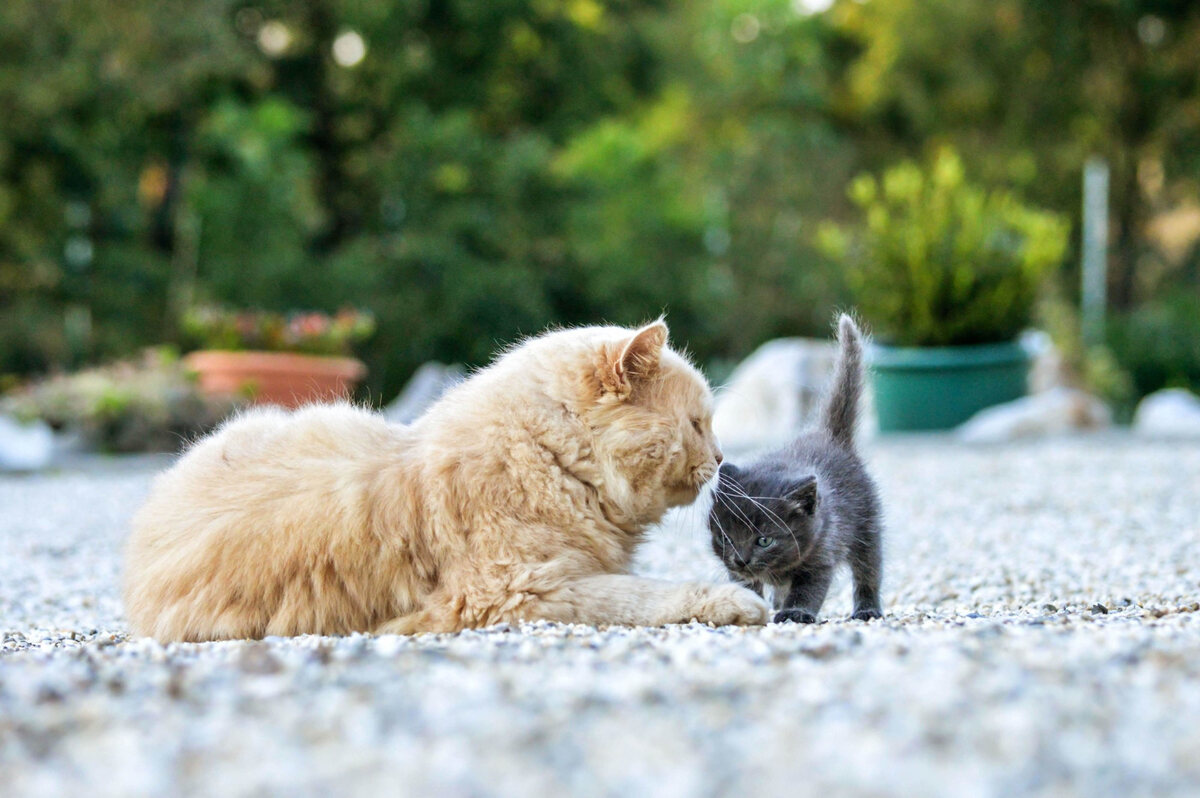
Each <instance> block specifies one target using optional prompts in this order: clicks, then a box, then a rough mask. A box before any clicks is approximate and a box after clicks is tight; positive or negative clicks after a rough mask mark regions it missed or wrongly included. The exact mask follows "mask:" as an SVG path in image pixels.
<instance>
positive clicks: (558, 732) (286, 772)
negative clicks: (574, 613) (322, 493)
mask: <svg viewBox="0 0 1200 798" xmlns="http://www.w3.org/2000/svg"><path fill="white" fill-rule="evenodd" d="M869 459H870V460H871V462H872V465H873V469H874V471H875V473H876V475H877V477H878V480H879V482H880V484H881V487H882V489H883V492H884V496H885V502H886V504H885V506H886V509H887V516H888V528H889V540H888V563H887V579H886V585H885V596H886V597H885V608H886V611H887V617H886V619H884V620H883V621H880V622H874V623H869V624H868V623H861V622H854V621H846V620H844V618H845V617H846V614H847V612H848V610H849V599H848V596H847V595H846V594H847V593H848V587H847V585H846V582H845V581H843V582H842V583H841V584H840V585H838V586H836V587H835V595H834V596H833V597H832V598H831V601H830V602H829V604H828V605H827V606H826V609H825V614H824V617H825V618H826V620H825V621H824V622H823V623H820V624H818V625H815V626H809V627H801V626H794V625H772V626H768V627H765V628H760V629H751V630H743V629H734V628H723V629H711V628H708V627H704V626H699V625H695V624H693V625H688V626H676V627H669V628H666V629H624V628H607V629H595V628H590V627H578V626H558V625H551V624H534V625H528V626H523V627H521V628H503V627H500V628H494V629H489V630H486V631H482V632H472V633H463V634H460V635H454V636H434V635H429V636H419V637H413V638H401V637H395V636H388V637H379V638H372V637H368V636H361V635H360V636H353V637H349V638H316V637H303V638H296V639H291V640H284V639H270V640H267V641H263V642H245V643H243V642H233V643H215V644H200V645H171V646H166V647H163V646H160V645H158V644H156V643H154V642H152V641H149V640H143V639H130V638H129V636H128V634H127V632H126V629H125V626H124V622H123V616H122V610H121V605H120V602H119V600H118V593H117V577H118V571H119V567H120V562H119V557H118V552H119V548H120V544H121V542H122V539H123V538H124V536H125V534H126V528H127V522H128V519H129V517H130V514H131V513H132V511H133V510H134V508H135V507H136V505H137V504H138V503H139V501H140V500H141V499H142V497H143V496H144V495H145V493H146V490H147V487H148V484H149V480H150V477H151V475H152V474H153V473H154V470H155V469H157V468H160V467H161V466H162V464H163V461H161V460H132V461H109V462H99V461H97V462H93V463H90V464H89V463H86V462H85V463H84V464H83V465H82V466H81V465H76V466H73V467H71V468H68V469H64V470H63V471H61V472H59V473H54V474H50V475H43V476H27V477H12V476H10V477H4V478H0V542H2V545H3V548H2V552H3V557H2V559H0V636H2V638H3V650H2V652H0V795H4V796H20V795H31V796H32V795H37V796H47V795H56V794H73V795H75V794H78V795H84V794H86V795H99V796H104V795H152V794H157V795H166V794H171V795H197V794H219V795H260V794H286V795H325V794H328V795H335V794H336V795H347V794H358V795H371V794H380V793H386V794H391V795H423V794H431V795H437V796H441V797H442V798H451V797H453V796H483V795H513V796H541V795H547V796H559V795H564V794H568V793H569V794H579V795H611V796H638V795H662V796H681V797H682V796H723V795H745V796H764V795H787V796H795V795H823V794H830V793H836V794H845V795H870V796H887V795H897V796H914V795H946V796H1010V795H1055V796H1058V795H1081V796H1083V795H1086V796H1107V795H1113V796H1117V795H1119V796H1129V795H1150V794H1155V795H1180V796H1184V795H1189V796H1194V795H1197V794H1200V607H1198V605H1197V603H1196V602H1197V600H1198V595H1200V584H1198V582H1200V545H1197V544H1198V542H1200V521H1198V519H1200V446H1198V445H1195V444H1192V445H1190V446H1189V447H1184V446H1181V445H1179V444H1165V443H1147V442H1139V441H1136V440H1134V439H1133V438H1130V437H1124V436H1120V435H1111V436H1110V435H1106V436H1102V437H1095V438H1087V439H1078V440H1069V441H1056V442H1046V443H1034V444H1020V445H1011V446H1004V447H993V448H981V449H966V448H962V447H959V446H956V445H954V444H952V443H950V442H948V441H945V440H940V439H912V440H892V441H886V442H882V443H878V444H875V445H874V446H873V448H871V450H870V452H869ZM699 518H700V513H699V511H698V510H696V509H693V510H691V511H689V512H683V513H680V514H678V515H677V516H676V517H674V518H673V519H671V523H669V524H667V525H666V526H665V527H664V528H663V529H661V530H659V531H658V532H656V534H655V536H654V539H653V540H652V541H651V542H650V543H649V544H647V546H646V548H645V550H644V551H643V552H642V554H641V556H640V564H639V568H640V570H642V571H643V572H646V573H653V574H656V575H665V576H671V577H677V578H684V577H694V576H706V577H710V578H717V577H718V576H719V573H720V572H719V567H718V566H717V565H716V563H715V561H713V560H711V559H710V558H709V557H708V555H707V553H706V551H705V541H704V539H703V538H702V536H701V534H700V530H699V529H698V527H697V525H696V523H695V522H696V520H697V519H699Z"/></svg>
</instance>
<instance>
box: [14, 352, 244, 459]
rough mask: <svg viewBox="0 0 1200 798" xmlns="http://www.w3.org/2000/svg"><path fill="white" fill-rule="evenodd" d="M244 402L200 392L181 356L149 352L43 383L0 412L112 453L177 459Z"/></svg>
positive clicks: (17, 394) (21, 392)
mask: <svg viewBox="0 0 1200 798" xmlns="http://www.w3.org/2000/svg"><path fill="white" fill-rule="evenodd" d="M241 404H242V402H241V401H240V400H238V399H236V398H211V397H207V396H204V395H202V394H201V393H200V392H199V390H197V388H196V384H195V380H194V377H193V375H192V374H190V373H189V372H188V371H187V369H185V368H184V366H183V364H182V363H181V361H180V360H179V356H178V353H176V352H175V351H174V350H172V349H170V348H168V347H160V348H155V349H147V350H146V351H145V352H143V353H142V354H141V356H140V357H138V358H136V359H131V360H126V361H120V362H116V363H111V364H109V365H106V366H103V367H97V368H88V369H83V370H81V371H78V372H76V373H74V374H63V375H58V376H54V377H50V378H47V379H44V380H38V381H35V382H33V383H31V384H29V385H27V386H25V387H24V388H22V389H20V390H18V391H14V392H12V393H10V394H8V395H7V396H5V397H4V398H3V399H0V412H6V413H10V414H11V415H13V416H15V417H16V418H17V419H19V420H22V421H32V420H34V419H41V420H42V421H45V422H46V423H48V424H49V425H50V426H51V427H53V428H55V429H58V430H61V431H64V432H66V433H68V434H71V435H77V436H79V438H80V439H81V443H82V444H83V445H85V446H86V447H87V448H89V449H96V450H99V451H104V452H141V451H163V452H171V451H176V450H177V449H179V448H180V447H181V446H182V444H183V443H184V442H186V441H188V440H191V439H193V438H195V437H196V436H197V435H199V434H201V433H203V432H207V431H208V430H210V429H212V428H213V427H214V426H215V425H216V424H217V423H219V422H220V421H221V419H223V418H225V417H226V416H227V415H229V414H230V413H231V412H233V411H234V410H235V409H237V407H239V406H240V405H241Z"/></svg>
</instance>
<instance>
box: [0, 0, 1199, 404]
mask: <svg viewBox="0 0 1200 798" xmlns="http://www.w3.org/2000/svg"><path fill="white" fill-rule="evenodd" d="M103 5H104V7H103V12H102V13H99V12H98V11H97V7H96V6H95V5H94V4H86V3H79V2H61V3H51V4H47V3H44V2H39V0H7V2H5V3H3V4H0V108H3V109H4V112H3V113H0V378H2V375H4V374H28V373H36V372H40V371H46V370H51V369H55V368H68V367H74V366H78V365H81V364H84V363H88V362H93V361H96V360H99V359H104V358H108V357H112V356H119V355H122V354H126V353H129V352H133V351H135V350H136V349H137V348H138V347H140V346H142V345H144V344H147V343H159V342H164V341H168V342H172V341H174V342H177V341H179V340H180V335H181V329H180V321H181V319H182V317H183V314H184V313H185V311H186V309H187V308H189V307H191V306H192V305H194V304H197V303H200V304H203V303H219V304H224V305H227V306H231V307H244V308H251V307H253V308H262V309H266V310H273V311H278V312H287V311H291V310H295V309H298V308H315V309H323V310H326V311H333V310H335V309H337V308H338V307H342V306H344V305H351V306H355V307H361V308H364V309H367V310H370V311H372V312H373V313H374V314H375V316H376V318H377V320H378V333H377V334H376V335H375V336H374V337H373V338H372V339H371V340H370V341H369V342H368V344H367V345H366V348H365V350H364V351H363V355H364V358H365V359H366V360H367V361H368V363H369V365H370V367H371V377H370V384H369V386H368V388H369V390H370V392H371V395H372V398H374V399H376V400H378V399H381V398H382V399H386V398H390V396H391V395H392V394H393V393H394V392H395V391H396V390H397V389H398V388H399V386H400V385H401V384H402V383H403V381H404V380H405V379H406V378H407V376H408V375H409V374H410V373H411V372H412V370H413V369H414V368H415V367H416V366H417V365H418V364H419V363H421V362H422V361H424V360H426V359H431V358H436V359H439V360H442V361H465V362H468V363H479V362H482V361H484V360H486V359H487V358H488V357H489V355H490V354H491V352H492V351H494V349H495V347H496V345H497V343H499V342H506V341H511V340H512V339H514V338H515V337H517V336H519V335H521V334H527V333H532V332H536V331H538V330H540V329H542V328H544V327H545V326H546V325H548V324H552V323H566V324H571V323H594V322H596V321H599V320H608V321H611V322H617V323H636V322H639V321H642V320H645V319H647V318H650V317H653V316H656V315H658V314H659V313H660V312H662V311H664V310H665V311H667V312H668V319H669V321H670V323H671V326H672V330H673V334H674V336H675V337H676V339H677V340H680V341H686V342H687V343H688V344H689V346H690V347H691V348H692V350H693V351H694V352H695V353H696V354H697V356H698V357H699V358H700V359H701V360H702V361H707V360H710V359H712V358H716V357H740V356H742V355H744V354H746V353H747V352H748V351H749V350H750V349H751V348H753V347H754V346H755V345H757V344H759V343H761V342H762V341H763V340H765V339H767V338H769V337H772V336H776V335H781V334H805V333H807V334H825V333H826V332H827V330H828V323H829V318H830V316H831V313H832V310H833V308H834V307H836V306H838V305H841V304H845V303H846V302H847V298H848V293H847V287H846V284H845V279H844V275H843V274H842V272H841V270H840V269H839V268H838V266H837V264H836V262H834V261H832V260H831V259H829V258H827V257H826V256H825V255H824V254H823V253H822V252H821V251H820V250H819V249H818V248H817V246H816V231H817V229H818V226H819V222H820V221H821V220H822V219H824V218H827V217H832V218H834V219H837V220H841V221H847V220H849V219H851V218H853V213H854V208H853V207H852V205H851V203H849V202H848V201H847V199H846V193H845V192H846V185H847V184H848V182H849V180H850V178H851V177H852V176H853V175H855V174H858V173H860V172H862V171H864V170H866V171H871V172H880V171H881V170H883V169H884V168H886V167H887V166H889V165H891V164H892V163H895V162H896V161H898V160H901V159H903V158H913V157H922V156H924V155H926V154H927V153H928V152H930V151H932V150H934V149H936V148H937V147H939V146H941V145H944V144H950V145H953V146H954V147H955V148H956V149H957V150H958V151H959V152H960V153H961V154H962V157H963V160H964V162H965V166H966V169H967V171H968V173H969V174H971V175H973V176H976V177H977V178H978V179H979V180H981V181H982V182H983V183H984V184H985V185H989V186H992V185H1004V186H1008V187H1009V188H1010V189H1011V190H1013V191H1015V192H1017V193H1019V194H1021V195H1022V196H1023V197H1024V198H1025V199H1026V200H1027V201H1030V202H1032V203H1034V204H1035V205H1037V206H1040V207H1046V208H1050V209H1053V210H1055V211H1057V212H1059V213H1063V214H1065V215H1067V216H1068V218H1070V219H1071V220H1072V222H1073V223H1077V221H1078V220H1077V217H1078V208H1079V205H1080V198H1079V189H1078V184H1079V172H1080V168H1081V166H1082V164H1083V162H1084V160H1085V159H1086V158H1087V157H1088V156H1089V155H1092V154H1100V155H1102V156H1104V157H1106V158H1107V159H1108V160H1109V161H1110V163H1111V164H1112V166H1113V176H1114V180H1113V185H1114V193H1113V215H1114V225H1113V229H1114V251H1113V255H1112V259H1111V266H1112V271H1113V284H1112V289H1113V290H1112V296H1113V299H1114V304H1115V305H1116V306H1117V307H1118V308H1119V309H1121V310H1122V311H1123V312H1125V311H1131V310H1133V309H1135V308H1136V307H1138V306H1140V305H1141V304H1143V303H1145V302H1150V301H1156V300H1157V299H1158V298H1159V297H1161V296H1162V295H1163V294H1164V293H1166V292H1167V291H1168V290H1170V289H1171V288H1172V287H1175V286H1178V285H1180V284H1187V283H1190V284H1192V285H1195V284H1196V283H1197V281H1198V280H1200V278H1198V277H1197V274H1198V273H1200V269H1197V267H1196V263H1197V261H1198V259H1200V247H1198V246H1197V244H1196V241H1197V239H1198V238H1200V231H1194V233H1195V234H1194V235H1192V234H1190V233H1188V232H1187V230H1184V232H1183V233H1181V232H1179V230H1173V231H1171V232H1170V235H1167V234H1166V233H1164V234H1162V235H1160V234H1159V232H1160V231H1159V228H1158V227H1156V225H1158V223H1159V221H1160V219H1162V218H1165V217H1166V216H1169V215H1171V214H1175V215H1174V216H1171V218H1186V214H1183V215H1182V216H1180V212H1181V211H1186V210H1187V208H1188V207H1195V206H1197V204H1198V203H1197V201H1196V196H1197V193H1198V192H1197V188H1196V185H1197V178H1198V176H1200V155H1198V154H1200V122H1198V120H1200V47H1197V46H1196V45H1195V42H1196V41H1197V40H1198V39H1200V8H1198V7H1197V5H1196V4H1194V3H1187V2H1182V1H1180V0H1175V1H1171V0H1119V1H1118V0H1080V1H1079V2H1074V3H1070V4H1060V3H1043V2H1038V0H927V1H926V2H914V1H913V0H870V2H859V0H837V1H836V2H835V3H834V4H833V6H832V7H831V8H829V9H828V10H827V11H824V12H822V13H819V14H815V15H814V14H808V13H806V12H805V11H804V9H805V7H806V4H805V3H804V2H794V1H793V0H715V2H713V3H695V4H691V3H686V4H677V3H668V2H666V0H611V2H601V1H600V0H491V1H490V2H478V0H389V2H383V1H382V0H186V1H185V0H112V2H108V3H105V4H103ZM1189 203H1190V205H1189ZM1184 226H1185V227H1186V225H1184ZM1189 236H1190V237H1189ZM1168 239H1169V240H1168ZM1181 241H1182V242H1183V243H1182V244H1181V243H1179V242H1181ZM1071 270H1072V267H1070V266H1067V267H1066V270H1065V271H1064V272H1063V274H1062V275H1061V279H1062V280H1063V281H1064V285H1071V284H1073V280H1074V277H1073V274H1072V271H1071ZM1193 334H1194V333H1193Z"/></svg>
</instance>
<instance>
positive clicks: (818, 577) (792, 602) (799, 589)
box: [774, 568, 833, 623]
mask: <svg viewBox="0 0 1200 798" xmlns="http://www.w3.org/2000/svg"><path fill="white" fill-rule="evenodd" d="M832 581H833V569H832V568H820V569H817V570H812V571H806V572H805V573H802V574H797V575H796V576H795V577H793V578H792V584H791V587H789V588H788V592H787V598H785V599H784V600H783V609H781V610H780V611H779V612H777V613H775V619H774V620H775V623H786V622H787V621H794V622H795V623H816V621H817V613H819V612H820V611H821V605H822V604H824V603H825V594H826V593H828V592H829V583H830V582H832Z"/></svg>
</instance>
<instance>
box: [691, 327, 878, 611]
mask: <svg viewBox="0 0 1200 798" xmlns="http://www.w3.org/2000/svg"><path fill="white" fill-rule="evenodd" d="M838 344H839V348H840V353H839V358H838V364H837V367H836V369H835V371H834V378H833V387H832V388H831V389H830V393H829V396H828V398H827V399H826V400H825V406H824V408H823V409H822V414H821V423H820V425H819V426H818V427H817V428H816V429H814V430H810V431H808V432H805V433H803V434H801V435H800V436H799V437H798V438H796V440H795V441H793V442H792V443H791V444H790V445H788V446H786V447H784V448H783V449H780V450H779V451H776V452H772V453H771V454H768V455H766V456H764V457H762V458H760V459H758V460H756V461H754V462H753V463H751V464H750V465H748V466H744V467H741V468H739V467H737V466H734V465H733V464H732V463H728V462H726V463H725V464H724V465H722V466H721V470H720V479H719V481H718V484H717V489H716V492H715V494H716V495H715V499H714V501H713V507H712V510H711V511H710V512H709V516H708V526H709V530H710V531H711V533H712V547H713V551H714V552H716V554H717V556H718V557H720V558H721V561H722V562H723V563H724V564H725V567H726V568H728V569H729V572H730V573H731V574H732V575H733V577H734V579H736V580H737V581H738V582H741V583H742V584H745V585H746V586H748V587H750V588H752V589H754V590H756V591H758V593H759V594H760V595H761V594H762V592H763V586H764V585H771V586H772V588H773V592H774V596H775V609H776V610H777V612H776V614H775V622H776V623H780V622H783V621H798V622H801V623H812V622H814V621H816V619H817V613H818V612H820V609H821V605H822V604H823V603H824V602H825V594H826V593H827V592H828V591H829V583H830V581H831V580H832V578H833V573H834V570H835V569H836V568H837V567H838V566H839V565H841V564H842V563H843V562H848V563H849V565H850V570H851V573H852V574H853V577H854V614H853V615H852V616H851V617H853V618H855V619H858V620H870V619H872V618H879V617H881V616H882V615H883V611H882V608H881V607H880V603H879V581H880V577H881V575H882V570H883V556H882V552H881V550H880V549H881V541H880V533H881V529H880V527H881V518H880V507H879V497H878V493H877V491H876V489H875V483H874V482H872V481H871V477H870V475H869V474H867V470H866V468H865V467H864V466H863V463H862V461H861V460H860V459H859V458H858V455H857V454H856V453H855V451H854V426H855V422H856V420H857V418H858V400H859V395H860V394H861V393H862V380H863V366H862V337H861V335H860V334H859V331H858V327H857V326H856V325H855V323H854V320H853V319H851V318H850V317H849V316H847V315H842V316H841V317H840V318H839V320H838Z"/></svg>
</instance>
